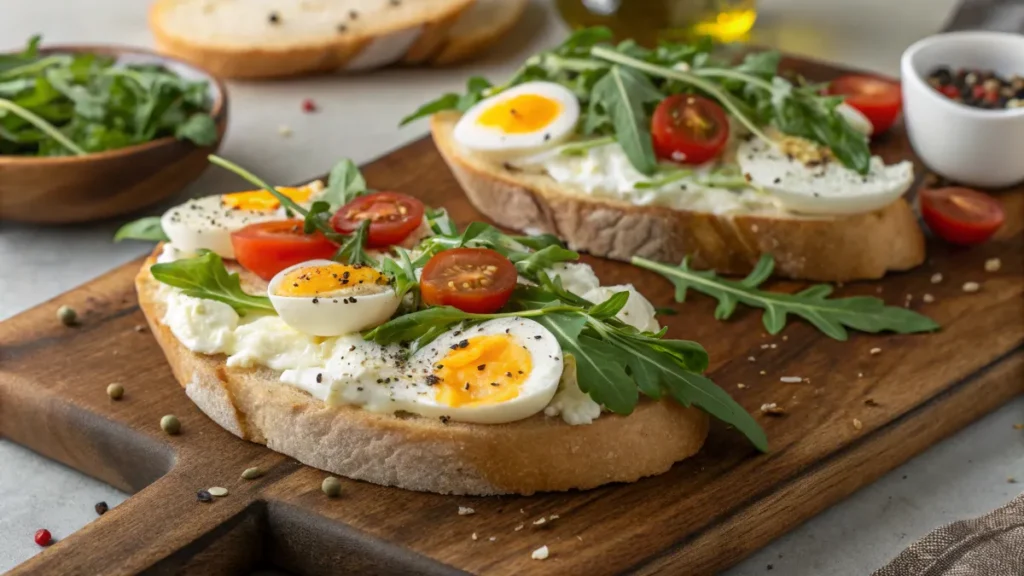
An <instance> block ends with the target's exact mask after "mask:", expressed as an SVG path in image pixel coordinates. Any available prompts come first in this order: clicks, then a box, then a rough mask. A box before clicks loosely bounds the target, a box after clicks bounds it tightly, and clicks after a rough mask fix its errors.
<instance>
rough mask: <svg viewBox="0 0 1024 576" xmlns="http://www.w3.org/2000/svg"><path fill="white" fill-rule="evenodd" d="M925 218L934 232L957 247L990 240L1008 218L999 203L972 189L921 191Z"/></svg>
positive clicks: (922, 210)
mask: <svg viewBox="0 0 1024 576" xmlns="http://www.w3.org/2000/svg"><path fill="white" fill-rule="evenodd" d="M920 195H921V216H922V217H923V218H924V221H925V223H926V224H928V227H929V228H931V229H932V232H935V233H936V234H938V235H939V236H940V237H941V238H942V239H943V240H945V241H947V242H951V243H953V244H962V245H971V244H980V243H982V242H984V241H985V240H988V239H989V238H990V237H991V236H992V235H993V234H995V232H996V230H998V229H999V227H1000V226H1002V225H1003V220H1005V218H1006V217H1005V215H1004V214H1003V207H1002V205H1001V204H1000V203H999V201H998V200H996V199H995V198H993V197H991V196H989V195H988V194H983V193H981V192H977V191H975V190H971V189H970V188H936V189H928V190H921V193H920Z"/></svg>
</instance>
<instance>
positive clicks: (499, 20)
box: [406, 0, 529, 66]
mask: <svg viewBox="0 0 1024 576" xmlns="http://www.w3.org/2000/svg"><path fill="white" fill-rule="evenodd" d="M527 4H529V0H476V1H475V2H474V3H473V5H472V6H471V7H470V8H469V9H468V10H466V11H465V12H463V13H462V15H461V16H459V19H458V20H457V21H456V22H455V24H454V25H453V26H452V27H451V28H449V29H448V33H447V35H446V36H445V38H444V41H443V42H442V43H441V44H440V45H439V46H437V47H436V48H435V49H434V51H433V52H432V53H431V54H429V55H428V56H427V57H426V58H425V59H420V60H416V59H412V58H407V59H406V62H408V63H420V62H423V61H426V62H429V63H431V64H435V65H439V66H446V65H449V64H456V63H459V62H464V61H466V60H470V59H472V58H475V57H477V56H479V55H480V54H481V53H482V52H483V51H484V50H486V49H487V48H489V47H491V45H493V44H495V43H496V42H498V41H500V40H501V39H503V38H504V37H505V35H506V34H508V32H509V30H511V29H512V27H513V26H515V25H516V22H518V21H519V19H520V17H522V15H523V12H524V11H525V10H526V6H527Z"/></svg>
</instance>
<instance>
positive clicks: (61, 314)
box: [57, 306, 78, 326]
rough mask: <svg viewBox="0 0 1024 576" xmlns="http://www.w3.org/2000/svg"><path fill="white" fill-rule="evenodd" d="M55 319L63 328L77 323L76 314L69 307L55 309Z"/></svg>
mask: <svg viewBox="0 0 1024 576" xmlns="http://www.w3.org/2000/svg"><path fill="white" fill-rule="evenodd" d="M57 319H58V320H60V323H61V324H63V325H65V326H74V325H75V324H76V323H78V312H75V309H74V308H72V307H71V306H61V307H60V308H57Z"/></svg>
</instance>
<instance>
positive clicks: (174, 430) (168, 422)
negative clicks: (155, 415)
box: [160, 414, 181, 436]
mask: <svg viewBox="0 0 1024 576" xmlns="http://www.w3.org/2000/svg"><path fill="white" fill-rule="evenodd" d="M160 428H161V429H162V430H163V431H164V432H166V433H168V434H170V435H171V436H174V435H175V434H178V433H179V432H181V422H179V421H178V417H177V416H175V415H174V414H168V415H166V416H164V417H163V418H161V419H160Z"/></svg>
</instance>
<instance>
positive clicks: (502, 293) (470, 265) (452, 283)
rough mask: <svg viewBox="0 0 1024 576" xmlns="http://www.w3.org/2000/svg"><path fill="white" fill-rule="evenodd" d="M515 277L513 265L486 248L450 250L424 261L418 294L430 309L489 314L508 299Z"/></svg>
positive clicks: (498, 308) (499, 308)
mask: <svg viewBox="0 0 1024 576" xmlns="http://www.w3.org/2000/svg"><path fill="white" fill-rule="evenodd" d="M518 278H519V274H518V273H517V272H516V267H515V265H513V264H512V262H510V261H509V259H508V258H505V257H504V256H502V255H501V254H499V253H497V252H495V251H494V250H490V249H487V248H453V249H451V250H445V251H444V252H438V253H437V254H435V255H434V257H433V258H431V259H430V260H429V261H427V265H426V266H424V267H423V274H422V275H421V276H420V294H422V295H423V301H424V302H426V303H427V304H430V305H431V306H454V307H456V308H458V309H459V310H462V311H463V312H470V313H473V314H490V313H491V312H497V311H498V310H501V308H502V306H504V305H505V303H506V302H508V299H509V298H511V297H512V291H513V290H515V287H516V280H518Z"/></svg>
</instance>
